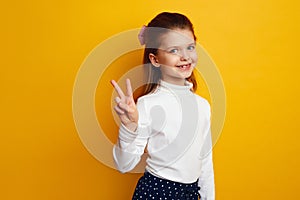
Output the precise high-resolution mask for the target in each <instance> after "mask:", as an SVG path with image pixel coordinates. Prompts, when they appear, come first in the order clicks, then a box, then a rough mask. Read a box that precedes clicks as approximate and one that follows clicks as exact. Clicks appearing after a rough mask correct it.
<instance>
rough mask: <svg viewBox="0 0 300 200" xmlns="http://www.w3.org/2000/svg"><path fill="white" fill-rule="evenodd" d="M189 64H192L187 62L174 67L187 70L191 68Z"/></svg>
mask: <svg viewBox="0 0 300 200" xmlns="http://www.w3.org/2000/svg"><path fill="white" fill-rule="evenodd" d="M191 66H192V64H191V63H189V64H186V65H177V66H176V67H178V68H179V69H181V70H188V69H190V68H191Z"/></svg>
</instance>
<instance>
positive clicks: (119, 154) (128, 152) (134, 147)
mask: <svg viewBox="0 0 300 200" xmlns="http://www.w3.org/2000/svg"><path fill="white" fill-rule="evenodd" d="M137 109H138V112H139V120H138V127H137V130H136V131H135V132H132V131H130V130H128V129H127V128H126V127H125V126H124V125H123V124H121V125H120V129H119V137H118V140H117V143H116V144H115V145H114V147H113V158H114V161H115V164H116V167H117V169H118V170H119V171H120V172H122V173H125V172H128V171H130V170H132V169H133V168H134V167H135V166H136V165H137V164H138V163H139V161H140V159H141V156H142V155H143V153H144V150H145V146H146V144H147V140H148V137H149V132H150V131H149V130H150V125H149V120H148V117H147V114H146V111H145V105H144V103H143V101H138V103H137Z"/></svg>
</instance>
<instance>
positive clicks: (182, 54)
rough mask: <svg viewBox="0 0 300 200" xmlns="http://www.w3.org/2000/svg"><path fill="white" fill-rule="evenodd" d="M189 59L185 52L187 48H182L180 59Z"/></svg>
mask: <svg viewBox="0 0 300 200" xmlns="http://www.w3.org/2000/svg"><path fill="white" fill-rule="evenodd" d="M189 59H190V55H189V53H188V52H187V50H182V51H181V60H189Z"/></svg>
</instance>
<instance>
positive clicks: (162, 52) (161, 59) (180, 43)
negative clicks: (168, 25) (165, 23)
mask: <svg viewBox="0 0 300 200" xmlns="http://www.w3.org/2000/svg"><path fill="white" fill-rule="evenodd" d="M195 48H196V42H195V40H194V35H193V33H192V32H191V31H190V30H188V29H176V30H174V31H169V32H167V33H165V34H164V35H162V36H161V45H160V47H159V49H158V51H157V55H156V56H155V57H156V61H157V63H159V65H160V69H161V73H162V80H164V81H166V82H169V83H173V84H177V85H183V84H184V82H185V80H186V78H188V77H190V76H191V74H192V72H193V69H194V67H195V66H196V64H197V60H198V56H197V52H196V49H195Z"/></svg>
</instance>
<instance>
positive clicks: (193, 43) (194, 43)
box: [166, 42, 196, 49]
mask: <svg viewBox="0 0 300 200" xmlns="http://www.w3.org/2000/svg"><path fill="white" fill-rule="evenodd" d="M190 45H196V42H192V43H189V44H187V45H186V46H190ZM178 47H180V46H170V47H167V48H166V49H171V48H178Z"/></svg>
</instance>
